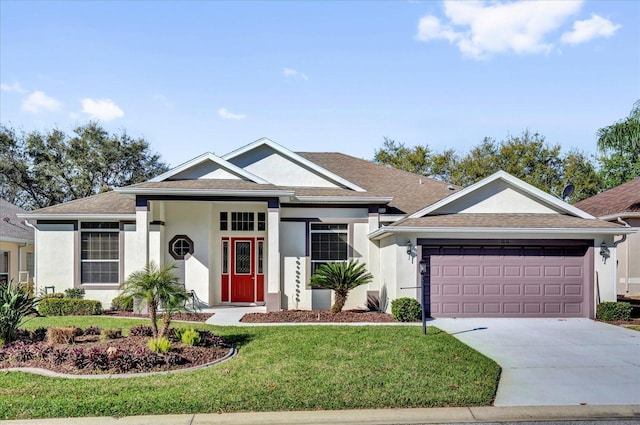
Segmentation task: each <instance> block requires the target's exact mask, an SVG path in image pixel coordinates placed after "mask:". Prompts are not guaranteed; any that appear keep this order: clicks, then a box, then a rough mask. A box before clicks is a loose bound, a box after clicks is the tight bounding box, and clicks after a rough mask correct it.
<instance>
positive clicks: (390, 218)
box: [380, 214, 406, 223]
mask: <svg viewBox="0 0 640 425" xmlns="http://www.w3.org/2000/svg"><path fill="white" fill-rule="evenodd" d="M405 217H406V215H385V214H380V221H382V222H384V223H395V222H396V221H398V220H402V219H403V218H405Z"/></svg>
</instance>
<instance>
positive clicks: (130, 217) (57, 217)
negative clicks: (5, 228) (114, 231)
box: [18, 214, 136, 221]
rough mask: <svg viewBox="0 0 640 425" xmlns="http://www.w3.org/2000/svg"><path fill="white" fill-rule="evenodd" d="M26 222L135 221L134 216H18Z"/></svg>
mask: <svg viewBox="0 0 640 425" xmlns="http://www.w3.org/2000/svg"><path fill="white" fill-rule="evenodd" d="M18 217H20V218H24V219H26V220H27V221H33V220H135V219H136V215H135V214H19V215H18Z"/></svg>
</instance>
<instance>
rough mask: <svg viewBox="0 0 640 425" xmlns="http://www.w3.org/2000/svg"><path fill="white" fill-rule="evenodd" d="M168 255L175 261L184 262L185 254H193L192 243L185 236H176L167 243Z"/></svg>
mask: <svg viewBox="0 0 640 425" xmlns="http://www.w3.org/2000/svg"><path fill="white" fill-rule="evenodd" d="M169 254H171V256H172V257H173V258H174V259H176V260H184V257H185V256H186V255H187V254H193V241H192V240H191V239H189V237H188V236H186V235H176V236H174V237H173V238H172V239H171V240H170V241H169Z"/></svg>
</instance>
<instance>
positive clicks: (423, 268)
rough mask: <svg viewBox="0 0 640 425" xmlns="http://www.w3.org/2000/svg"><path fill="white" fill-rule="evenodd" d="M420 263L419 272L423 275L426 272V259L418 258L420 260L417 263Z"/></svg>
mask: <svg viewBox="0 0 640 425" xmlns="http://www.w3.org/2000/svg"><path fill="white" fill-rule="evenodd" d="M418 264H419V265H420V274H421V275H422V276H424V275H425V274H427V260H425V259H424V258H423V259H422V260H420V262H419V263H418Z"/></svg>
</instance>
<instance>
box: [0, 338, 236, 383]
mask: <svg viewBox="0 0 640 425" xmlns="http://www.w3.org/2000/svg"><path fill="white" fill-rule="evenodd" d="M148 343H149V338H148V337H143V336H129V337H122V338H117V339H106V340H103V339H100V337H99V336H80V337H76V339H75V342H74V344H55V345H49V347H52V348H55V349H57V350H68V351H71V350H73V349H78V348H82V349H83V350H84V352H85V353H87V352H89V351H90V350H91V349H92V348H94V347H99V348H104V349H107V350H108V351H110V350H114V351H115V350H122V351H126V352H129V353H134V352H136V351H137V350H140V351H145V350H146V349H147V347H148ZM29 347H30V351H34V352H38V351H40V352H44V351H45V349H46V348H47V343H46V342H38V343H34V344H29ZM3 348H6V347H3ZM229 351H230V348H228V347H197V346H194V347H192V346H188V345H184V344H181V343H173V348H172V349H171V351H170V352H169V353H173V354H177V355H179V356H181V357H182V358H184V360H185V361H184V363H183V364H180V365H169V364H163V365H155V366H153V367H148V368H144V369H141V368H137V369H132V370H130V371H128V372H126V373H141V372H145V373H146V372H162V371H169V370H179V369H185V368H190V367H194V366H198V365H203V364H207V363H211V362H213V361H215V360H218V359H221V358H222V357H224V356H226V355H227V354H228V353H229ZM12 367H34V368H42V369H48V370H51V371H54V372H58V373H66V374H72V375H92V374H118V373H123V372H121V371H117V370H114V369H107V370H99V369H96V368H92V367H91V366H87V367H85V368H82V369H78V368H77V367H75V366H74V365H73V364H71V362H70V361H64V362H61V363H59V364H56V362H55V361H53V360H52V357H49V358H42V357H39V356H36V357H34V358H33V359H31V360H28V361H21V362H18V361H15V360H14V359H11V360H10V359H8V358H6V359H4V360H3V361H0V369H3V368H12Z"/></svg>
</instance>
